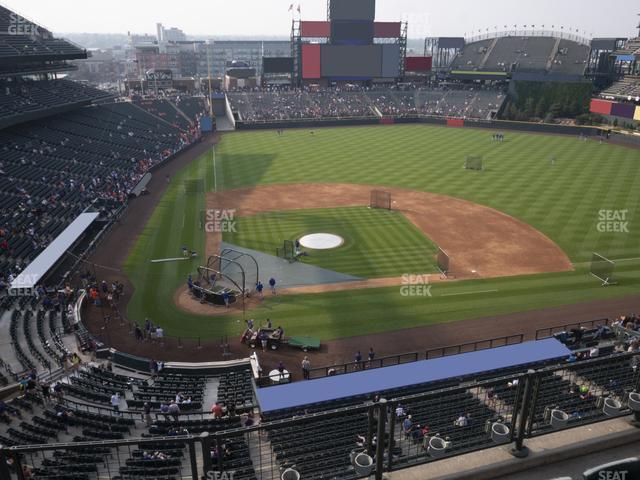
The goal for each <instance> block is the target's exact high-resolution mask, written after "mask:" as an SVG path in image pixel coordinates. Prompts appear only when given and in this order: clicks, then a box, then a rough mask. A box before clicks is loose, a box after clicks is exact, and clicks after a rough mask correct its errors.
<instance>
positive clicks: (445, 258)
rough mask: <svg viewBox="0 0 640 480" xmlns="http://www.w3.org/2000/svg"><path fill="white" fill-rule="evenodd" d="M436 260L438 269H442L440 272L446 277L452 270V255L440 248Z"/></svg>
mask: <svg viewBox="0 0 640 480" xmlns="http://www.w3.org/2000/svg"><path fill="white" fill-rule="evenodd" d="M436 261H437V263H438V270H440V273H442V275H444V276H445V277H446V276H447V275H448V274H449V272H450V271H451V270H450V268H451V267H450V262H451V257H449V254H448V253H447V252H445V251H444V250H443V249H441V248H438V254H437V255H436Z"/></svg>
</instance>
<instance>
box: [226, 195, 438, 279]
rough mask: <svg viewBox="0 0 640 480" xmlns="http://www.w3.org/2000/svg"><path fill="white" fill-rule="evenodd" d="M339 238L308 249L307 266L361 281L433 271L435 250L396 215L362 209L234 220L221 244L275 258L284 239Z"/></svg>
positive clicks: (312, 210) (266, 215) (304, 261)
mask: <svg viewBox="0 0 640 480" xmlns="http://www.w3.org/2000/svg"><path fill="white" fill-rule="evenodd" d="M318 232H327V233H333V234H336V235H339V236H341V237H342V238H343V239H344V244H343V245H342V246H340V247H339V248H336V249H332V250H309V249H304V250H305V251H307V252H308V254H309V256H307V257H301V261H302V262H303V263H308V264H311V265H315V266H318V267H322V268H327V269H329V270H335V271H336V272H341V273H345V274H347V275H354V276H356V277H362V278H383V277H393V276H400V275H402V274H403V273H406V272H420V273H428V272H436V271H437V266H436V265H435V263H434V262H435V255H436V253H437V247H436V246H435V244H434V243H433V242H431V241H430V240H428V239H427V238H426V237H425V236H424V235H423V234H422V232H421V231H420V230H418V229H417V228H416V227H415V226H414V225H413V224H412V223H411V222H410V221H409V220H407V219H406V218H405V216H404V215H402V214H401V213H400V212H394V211H388V210H375V209H369V208H367V207H347V208H334V209H311V210H303V211H300V210H296V211H289V212H269V213H262V214H259V215H255V216H252V217H244V218H240V219H238V222H237V224H236V232H235V233H225V234H224V236H223V239H224V240H225V241H226V242H229V243H233V244H236V245H240V246H242V247H245V248H251V249H253V250H258V251H261V252H264V253H268V254H271V255H274V253H275V251H276V248H279V247H282V243H283V240H291V241H295V239H297V238H300V237H302V236H304V235H307V234H310V233H318Z"/></svg>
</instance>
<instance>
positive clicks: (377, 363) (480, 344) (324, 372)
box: [309, 333, 524, 379]
mask: <svg viewBox="0 0 640 480" xmlns="http://www.w3.org/2000/svg"><path fill="white" fill-rule="evenodd" d="M523 341H524V334H521V333H520V334H517V335H507V336H504V337H496V338H491V339H487V340H478V341H475V342H469V343H463V344H459V345H451V346H448V347H439V348H434V349H431V350H427V351H426V352H425V354H424V355H423V354H422V353H420V352H408V353H401V354H396V355H388V356H385V357H379V358H374V359H373V360H369V359H368V358H363V360H362V361H360V362H356V361H353V362H345V363H337V364H334V365H327V366H324V367H316V368H312V369H311V370H309V378H310V379H314V378H322V377H329V376H333V375H342V374H345V373H350V372H356V371H359V370H369V369H372V368H382V367H391V366H393V365H400V364H403V363H411V362H417V361H420V360H430V359H432V358H438V357H446V356H449V355H457V354H459V353H466V352H475V351H478V350H486V349H488V348H496V347H504V346H507V345H516V344H518V343H522V342H523ZM365 355H366V352H365Z"/></svg>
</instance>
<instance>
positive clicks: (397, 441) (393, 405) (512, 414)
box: [0, 352, 640, 480]
mask: <svg viewBox="0 0 640 480" xmlns="http://www.w3.org/2000/svg"><path fill="white" fill-rule="evenodd" d="M639 361H640V354H639V353H638V352H634V353H622V354H613V355H610V356H606V357H601V358H592V359H587V360H582V361H577V362H574V363H570V362H566V363H565V362H562V363H559V364H555V365H553V366H549V367H542V368H540V369H538V370H535V371H534V370H528V371H526V372H525V371H523V370H522V368H524V367H520V369H518V368H516V369H515V370H513V369H512V371H510V372H509V371H507V372H506V373H505V374H504V375H502V376H492V377H490V378H486V376H485V377H484V378H483V377H482V376H480V377H476V378H472V379H470V381H468V382H464V383H457V384H456V383H455V382H454V384H453V385H452V383H451V381H445V382H442V383H439V384H433V385H431V386H429V387H410V388H409V389H404V390H398V391H394V392H393V396H391V394H387V395H386V396H387V397H388V398H383V399H377V400H376V401H368V400H366V399H363V398H360V399H351V400H348V401H341V407H340V408H336V409H334V410H327V409H328V408H330V405H329V406H319V405H317V406H314V405H311V406H309V408H308V409H307V410H305V411H302V412H299V414H298V413H295V412H291V411H290V412H285V413H284V414H269V415H268V416H267V418H266V419H265V421H263V422H262V423H259V424H257V425H251V426H246V427H242V426H241V425H242V424H243V423H244V422H245V421H246V419H247V417H245V416H241V417H235V418H236V419H237V420H234V419H233V418H232V419H226V420H224V421H223V422H221V423H219V424H217V423H216V420H212V419H211V417H208V418H206V419H202V421H198V419H195V420H194V419H189V420H190V421H189V422H187V421H185V419H184V418H183V417H181V418H180V421H179V422H172V421H163V422H162V423H161V426H164V427H169V426H170V428H171V429H172V430H173V431H174V433H177V436H170V437H148V436H147V437H146V438H137V439H136V438H132V439H128V440H109V439H107V440H101V441H87V439H86V438H75V440H77V441H74V442H73V443H68V442H67V443H56V442H55V440H53V441H51V442H50V443H49V444H46V445H42V444H39V445H26V446H15V447H7V446H6V445H5V446H3V447H0V469H6V468H7V467H6V462H5V460H6V459H7V458H10V459H12V461H13V468H14V469H16V468H17V471H16V474H17V476H18V479H19V480H23V478H24V477H23V475H22V474H21V473H20V472H21V466H22V465H28V466H29V467H31V468H32V469H34V470H35V471H36V474H37V475H41V476H49V475H56V474H60V473H61V472H62V473H68V472H69V471H73V472H74V473H79V474H81V473H83V472H85V473H88V474H90V473H95V474H97V475H98V476H99V477H100V478H104V479H107V478H113V477H116V476H126V475H133V474H134V472H137V473H138V474H145V475H153V476H163V477H164V476H178V475H179V476H181V477H183V478H189V477H191V478H193V479H194V480H196V479H197V478H199V477H200V478H202V477H203V476H204V477H205V478H209V479H215V478H218V479H220V478H230V475H232V474H233V475H234V478H257V479H259V480H276V479H279V478H281V476H282V475H283V473H284V471H286V470H287V469H289V468H291V469H295V470H296V471H298V472H299V473H300V474H301V475H302V478H305V477H314V476H317V475H319V474H323V475H325V476H329V477H331V478H332V477H333V476H344V475H352V474H353V467H352V466H351V463H352V462H351V459H350V458H351V456H352V454H353V453H365V454H367V455H369V456H371V457H372V459H373V460H372V461H373V466H372V471H371V473H375V476H376V478H377V479H379V478H382V473H383V472H387V471H393V470H398V469H402V468H406V467H409V466H413V465H418V464H423V463H429V462H434V461H438V460H439V459H442V458H450V457H454V456H457V455H461V454H464V453H467V452H472V451H478V450H482V449H486V448H490V447H493V446H497V445H507V444H509V443H513V444H514V448H513V449H512V451H513V452H514V455H516V456H519V455H524V454H525V453H526V451H527V450H526V445H525V444H526V441H527V439H530V438H533V437H538V436H542V435H546V434H548V433H552V432H556V431H559V430H563V429H570V428H574V427H580V426H585V425H589V424H592V423H595V422H601V421H605V420H607V419H611V418H618V417H624V416H628V415H630V414H632V413H634V414H635V417H636V420H640V413H639V411H640V397H633V398H631V397H630V395H631V394H632V392H634V391H635V392H638V391H639V390H640V369H639V368H637V365H638V363H639ZM425 388H429V390H428V391H426V392H425V391H424V389H425ZM633 395H635V394H633ZM68 405H71V404H68ZM76 408H79V407H76ZM634 409H635V410H634ZM314 410H315V411H317V412H318V413H314ZM128 413H129V414H130V415H137V414H138V412H135V413H134V412H128ZM234 424H237V425H238V427H233V428H229V425H234ZM138 425H140V422H136V427H133V428H136V431H135V432H134V433H133V434H134V435H136V434H137V435H141V434H142V432H143V431H144V430H140V429H139V427H138ZM68 428H69V429H70V428H75V427H71V426H69V427H68ZM203 428H204V429H206V432H205V433H202V434H199V435H195V434H193V433H191V434H189V433H188V431H189V429H191V430H192V431H193V432H197V431H201V430H202V429H203ZM106 430H108V429H106ZM82 433H83V437H86V436H87V435H84V431H83V432H82ZM60 435H62V433H61V434H60ZM68 435H70V436H71V435H73V432H71V431H69V433H68ZM3 440H4V439H3ZM145 452H147V453H146V454H145ZM154 452H166V455H167V457H168V458H166V459H161V458H160V459H148V460H144V458H146V457H147V456H149V455H152V454H153V453H154ZM89 461H90V463H87V462H89ZM89 465H92V466H89ZM162 469H165V470H162ZM5 471H6V470H5ZM56 472H57V473H56ZM223 473H225V474H226V475H227V476H226V477H224V476H222V474H223ZM0 477H1V478H4V477H3V475H2V471H0Z"/></svg>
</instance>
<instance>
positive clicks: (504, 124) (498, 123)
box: [236, 116, 601, 136]
mask: <svg viewBox="0 0 640 480" xmlns="http://www.w3.org/2000/svg"><path fill="white" fill-rule="evenodd" d="M394 123H396V124H400V123H404V124H414V123H425V124H429V125H446V124H447V119H446V118H443V117H427V116H414V117H396V118H394ZM379 124H380V118H378V117H368V118H350V119H337V118H330V119H301V120H286V121H278V122H259V123H244V122H238V123H237V124H236V127H237V129H238V130H275V129H278V128H322V127H347V126H357V125H379ZM464 126H465V127H472V128H487V129H493V130H514V131H519V132H534V133H551V134H559V135H580V134H582V135H587V136H597V135H600V132H601V129H600V128H598V127H588V126H587V127H579V126H572V125H553V124H548V123H528V122H512V121H508V120H472V119H465V120H464Z"/></svg>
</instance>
